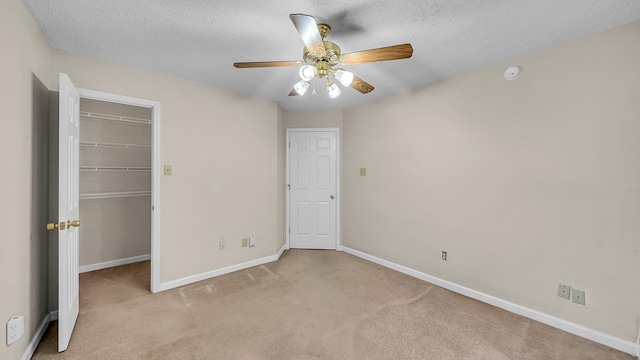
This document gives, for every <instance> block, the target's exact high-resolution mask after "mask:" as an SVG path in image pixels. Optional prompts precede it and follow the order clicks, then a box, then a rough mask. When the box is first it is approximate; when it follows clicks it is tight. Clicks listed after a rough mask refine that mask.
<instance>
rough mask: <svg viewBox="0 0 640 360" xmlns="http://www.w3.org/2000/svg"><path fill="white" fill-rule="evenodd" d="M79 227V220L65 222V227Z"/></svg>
mask: <svg viewBox="0 0 640 360" xmlns="http://www.w3.org/2000/svg"><path fill="white" fill-rule="evenodd" d="M72 226H73V227H80V220H74V221H71V220H69V221H67V227H72Z"/></svg>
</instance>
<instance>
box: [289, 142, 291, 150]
mask: <svg viewBox="0 0 640 360" xmlns="http://www.w3.org/2000/svg"><path fill="white" fill-rule="evenodd" d="M289 149H291V141H289Z"/></svg>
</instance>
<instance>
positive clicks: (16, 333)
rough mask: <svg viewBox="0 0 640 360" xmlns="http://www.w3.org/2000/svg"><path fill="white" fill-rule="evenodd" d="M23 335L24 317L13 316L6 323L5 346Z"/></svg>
mask: <svg viewBox="0 0 640 360" xmlns="http://www.w3.org/2000/svg"><path fill="white" fill-rule="evenodd" d="M22 334H24V316H14V317H12V318H11V319H9V321H7V346H9V345H11V344H12V343H14V342H15V341H16V340H18V339H20V337H21V336H22Z"/></svg>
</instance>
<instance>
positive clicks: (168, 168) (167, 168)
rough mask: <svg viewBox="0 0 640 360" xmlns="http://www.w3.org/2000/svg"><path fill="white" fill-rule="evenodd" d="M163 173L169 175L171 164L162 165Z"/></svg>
mask: <svg viewBox="0 0 640 360" xmlns="http://www.w3.org/2000/svg"><path fill="white" fill-rule="evenodd" d="M164 174H165V175H171V165H165V166H164Z"/></svg>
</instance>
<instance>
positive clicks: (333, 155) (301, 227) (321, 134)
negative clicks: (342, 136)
mask: <svg viewBox="0 0 640 360" xmlns="http://www.w3.org/2000/svg"><path fill="white" fill-rule="evenodd" d="M288 135H289V136H288V148H287V152H288V164H287V168H288V203H287V207H288V208H287V210H288V211H287V213H288V220H289V221H288V226H289V229H288V239H289V247H290V248H301V249H334V250H335V249H337V248H338V213H339V211H338V204H339V201H338V195H339V194H338V148H339V146H338V144H339V142H338V131H337V129H289V131H288Z"/></svg>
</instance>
